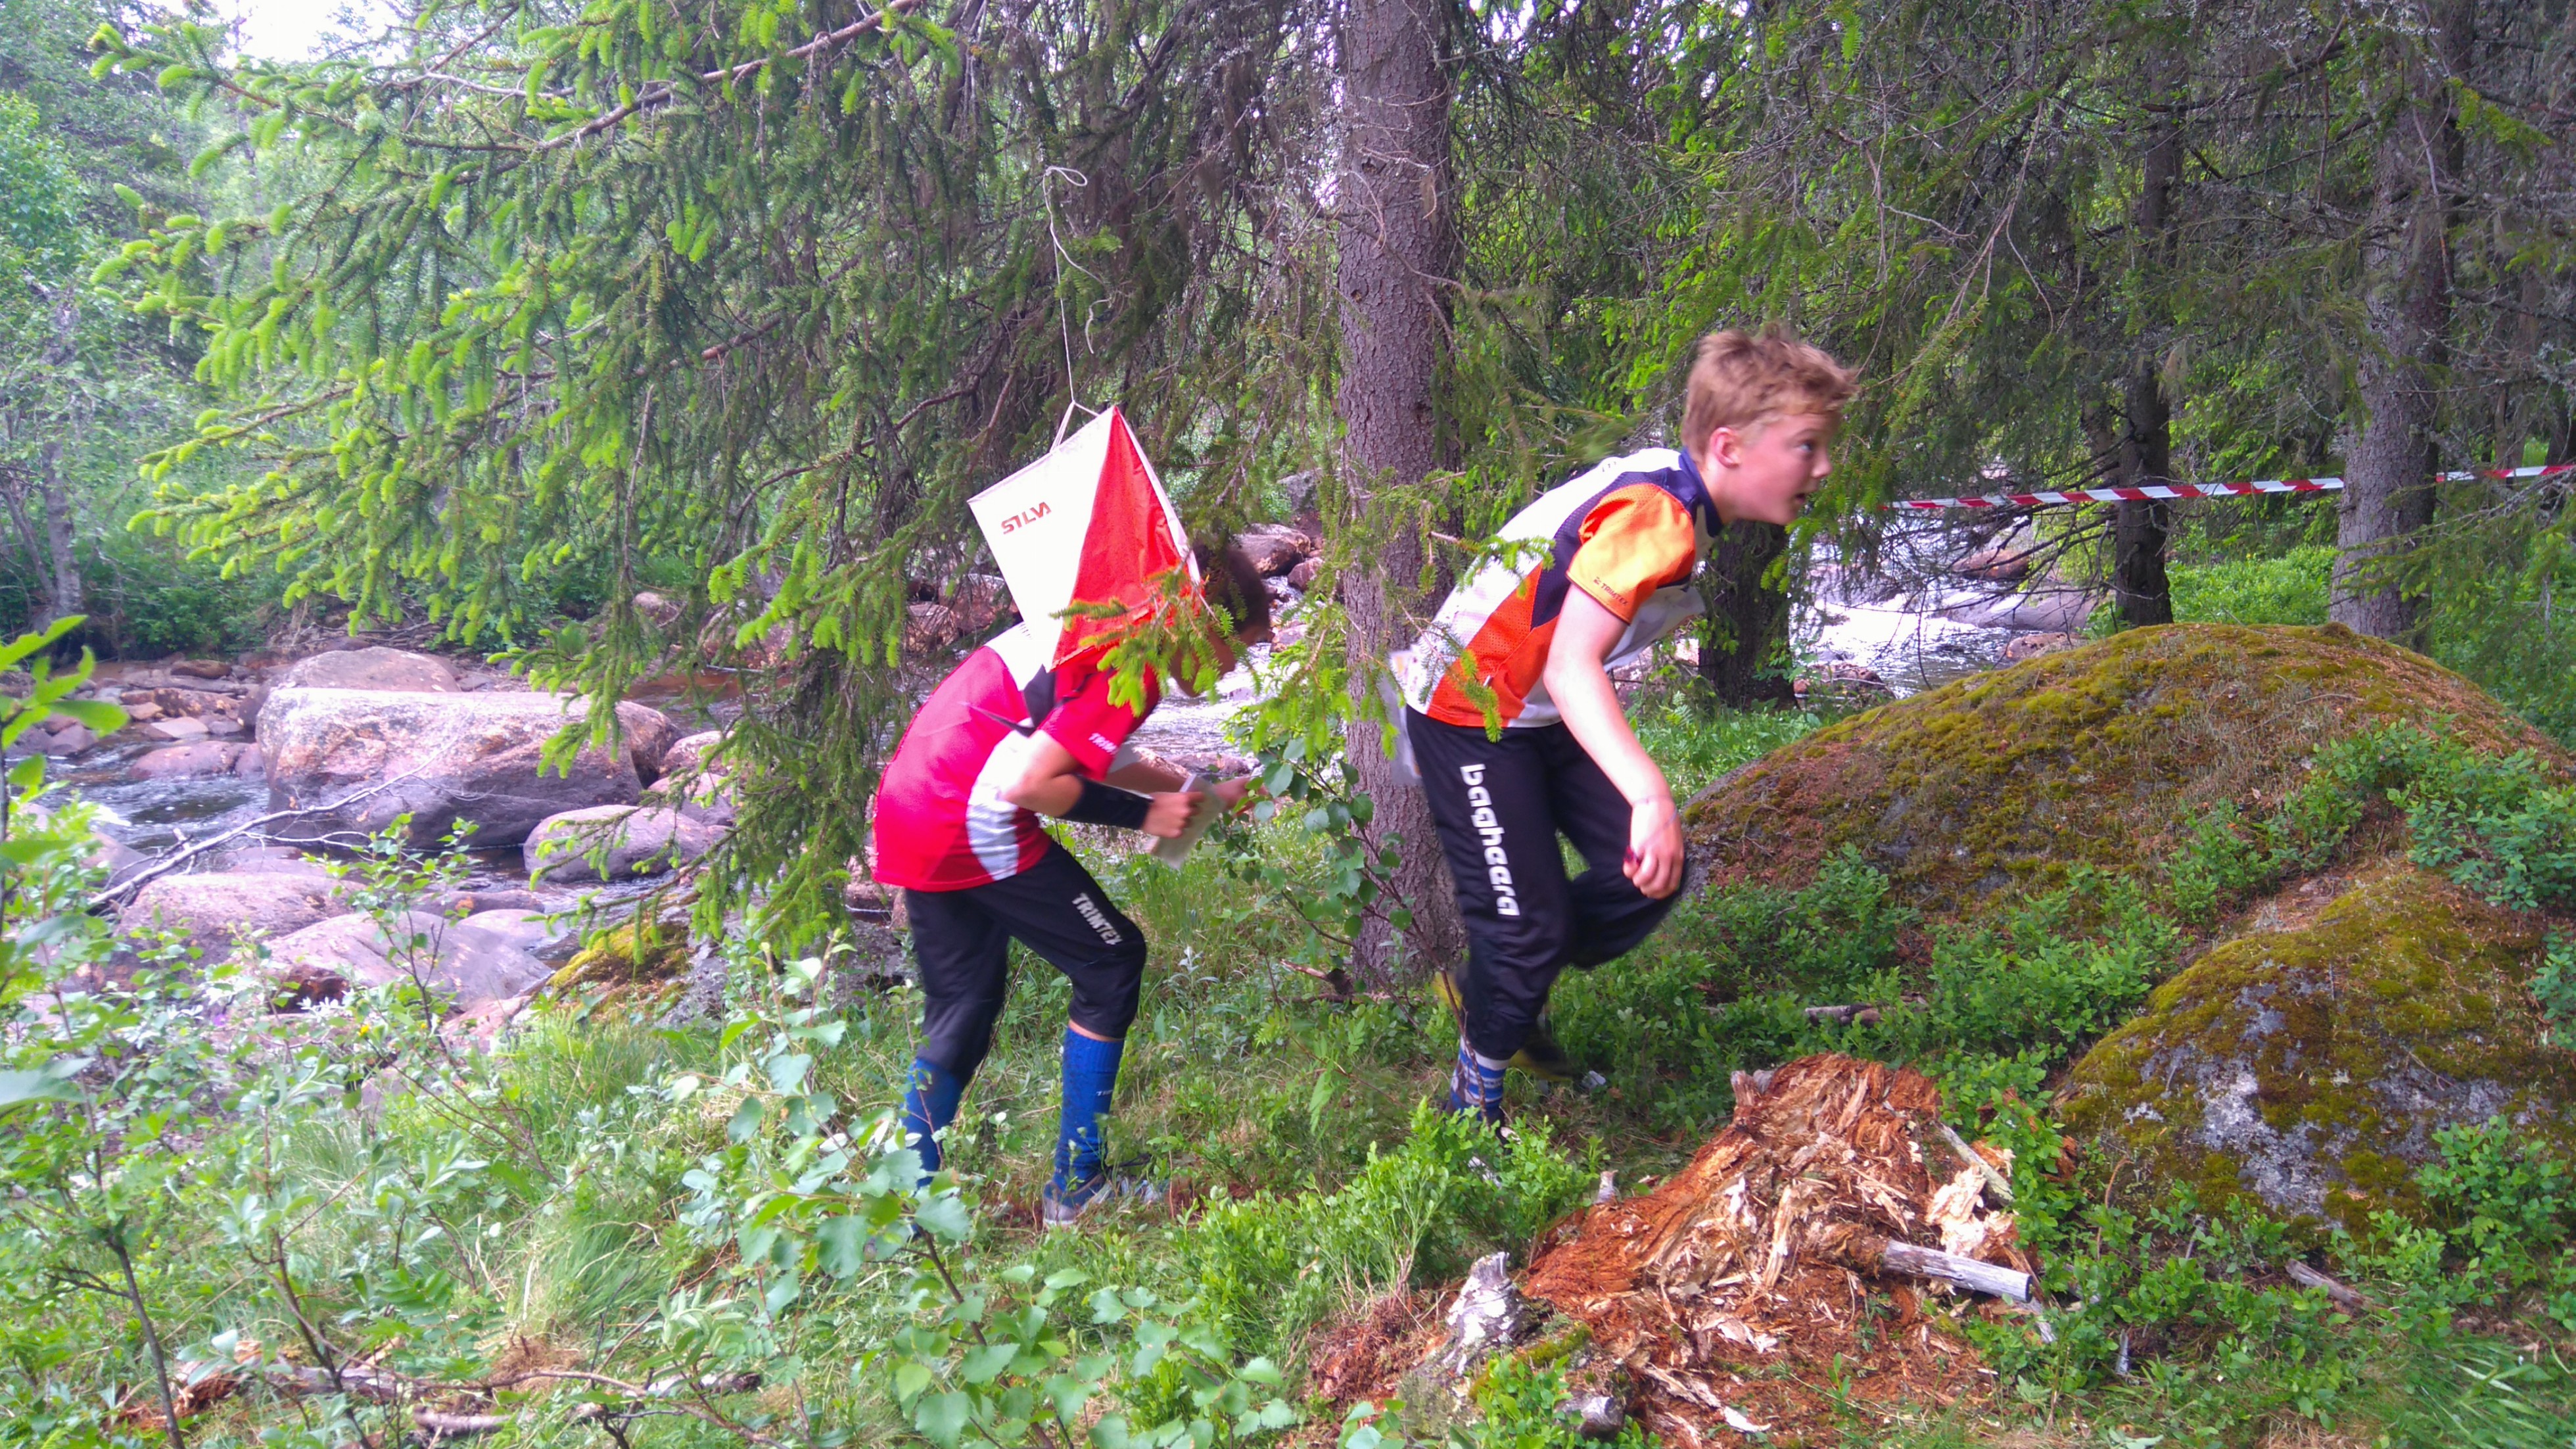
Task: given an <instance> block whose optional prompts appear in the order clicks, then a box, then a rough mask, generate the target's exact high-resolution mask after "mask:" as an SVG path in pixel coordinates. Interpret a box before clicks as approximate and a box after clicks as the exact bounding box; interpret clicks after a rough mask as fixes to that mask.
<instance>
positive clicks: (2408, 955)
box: [2059, 864, 2576, 1229]
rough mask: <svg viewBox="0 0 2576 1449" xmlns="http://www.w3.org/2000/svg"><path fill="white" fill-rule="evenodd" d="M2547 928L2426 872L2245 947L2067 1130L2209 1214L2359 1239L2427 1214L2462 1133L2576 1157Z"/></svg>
mask: <svg viewBox="0 0 2576 1449" xmlns="http://www.w3.org/2000/svg"><path fill="white" fill-rule="evenodd" d="M2541 946H2542V933H2541V930H2540V927H2539V924H2538V922H2537V921H2536V919H2534V918H2527V917H2523V916H2520V915H2518V914H2517V913H2515V912H2512V911H2508V910H2504V909H2501V908H2499V907H2496V906H2492V905H2489V904H2488V903H2486V902H2485V901H2482V900H2480V899H2478V898H2477V897H2476V896H2474V895H2472V894H2470V893H2469V892H2467V891H2464V890H2462V889H2460V888H2459V887H2458V886H2456V885H2453V884H2452V883H2451V882H2450V881H2448V880H2445V879H2443V878H2442V877H2440V876H2437V875H2433V874H2430V873H2428V872H2425V871H2421V870H2418V869H2416V868H2414V867H2412V866H2408V865H2402V864H2389V865H2384V866H2380V867H2377V868H2376V869H2375V870H2374V871H2373V872H2372V873H2370V874H2367V875H2365V876H2363V877H2362V878H2361V879H2360V880H2359V881H2358V882H2356V883H2354V884H2352V885H2351V886H2350V888H2349V889H2347V890H2345V891H2343V892H2342V893H2341V894H2340V895H2337V896H2336V897H2335V898H2334V899H2333V900H2332V902H2331V903H2330V904H2328V905H2326V906H2325V907H2324V908H2323V909H2322V910H2321V911H2318V912H2316V913H2315V915H2314V918H2313V919H2312V920H2309V921H2306V922H2302V923H2299V924H2296V925H2294V926H2293V927H2291V928H2290V929H2284V930H2276V931H2257V932H2253V933H2251V934H2247V935H2243V936H2239V937H2237V938H2236V939H2234V940H2232V941H2228V942H2226V943H2224V944H2222V945H2220V946H2218V947H2217V948H2216V949H2214V950H2212V951H2210V952H2209V954H2207V955H2205V956H2203V957H2201V959H2200V960H2199V961H2198V962H2196V963H2195V964H2193V965H2192V966H2191V967H2190V968H2189V969H2188V970H2185V971H2184V972H2183V973H2182V974H2181V975H2179V976H2176V977H2175V978H2174V979H2173V980H2171V981H2168V982H2166V983H2165V984H2164V985H2163V986H2161V987H2159V988H2157V990H2156V992H2155V994H2154V996H2152V997H2151V998H2149V1001H2148V1005H2147V1009H2146V1012H2145V1013H2144V1014H2143V1015H2141V1016H2139V1017H2138V1018H2136V1019H2135V1020H2133V1021H2131V1022H2130V1023H2129V1024H2128V1025H2126V1026H2124V1027H2122V1028H2121V1029H2120V1030H2118V1031H2116V1032H2113V1033H2112V1034H2111V1035H2110V1036H2108V1037H2105V1038H2104V1039H2103V1040H2102V1041H2101V1042H2100V1043H2098V1044H2096V1045H2095V1046H2094V1048H2093V1049H2092V1050H2091V1051H2090V1052H2088V1053H2086V1054H2085V1055H2084V1057H2083V1058H2082V1059H2081V1060H2080V1061H2078V1062H2077V1063H2076V1065H2075V1067H2074V1069H2073V1070H2072V1071H2071V1072H2070V1073H2069V1075H2068V1078H2067V1082H2066V1085H2065V1087H2064V1088H2063V1089H2062V1091H2061V1093H2060V1096H2059V1105H2060V1108H2061V1111H2062V1114H2063V1117H2064V1120H2065V1121H2066V1123H2067V1124H2068V1126H2069V1127H2070V1128H2072V1129H2073V1130H2075V1131H2077V1132H2078V1133H2079V1134H2083V1135H2085V1136H2089V1137H2090V1138H2092V1139H2093V1140H2094V1142H2095V1144H2096V1147H2097V1150H2100V1151H2103V1152H2108V1153H2113V1154H2116V1155H2117V1156H2119V1157H2121V1158H2125V1159H2127V1160H2128V1161H2129V1162H2130V1163H2131V1164H2133V1165H2132V1167H2131V1168H2130V1169H2129V1171H2128V1172H2127V1173H2124V1176H2132V1175H2133V1176H2134V1180H2136V1181H2139V1182H2153V1183H2161V1182H2170V1181H2183V1182H2189V1183H2191V1184H2193V1185H2194V1186H2195V1187H2196V1188H2197V1189H2198V1191H2199V1193H2200V1201H2201V1203H2202V1205H2203V1206H2204V1207H2205V1208H2215V1207H2217V1206H2219V1205H2220V1204H2222V1203H2225V1202H2227V1201H2229V1200H2231V1199H2243V1198H2250V1199H2252V1200H2253V1202H2254V1203H2255V1204H2256V1205H2259V1206H2260V1207H2262V1208H2263V1209H2265V1210H2266V1211H2268V1212H2269V1213H2271V1214H2273V1215H2277V1216H2286V1217H2291V1218H2301V1219H2307V1220H2310V1221H2312V1222H2315V1223H2316V1224H2318V1225H2319V1226H2322V1225H2324V1224H2325V1223H2326V1222H2329V1221H2331V1222H2336V1223H2341V1224H2343V1225H2344V1226H2346V1227H2349V1228H2355V1229H2358V1228H2360V1227H2362V1226H2364V1225H2365V1224H2366V1223H2367V1222H2368V1220H2369V1217H2370V1215H2371V1213H2373V1212H2374V1211H2377V1210H2379V1209H2382V1208H2386V1209H2393V1210H2396V1211H2399V1212H2406V1213H2412V1212H2415V1211H2417V1210H2419V1209H2420V1207H2421V1202H2420V1200H2419V1199H2418V1197H2417V1195H2416V1192H2415V1188H2414V1186H2413V1183H2412V1180H2411V1179H2412V1175H2413V1173H2414V1170H2415V1169H2416V1168H2417V1167H2419V1166H2421V1165H2423V1164H2424V1163H2426V1162H2429V1161H2432V1160H2434V1159H2435V1157H2436V1156H2438V1150H2437V1148H2436V1145H2435V1143H2434V1140H2433V1134H2434V1132H2435V1131H2436V1130H2437V1129H2439V1128H2442V1127H2446V1126H2455V1125H2460V1124H2468V1123H2482V1122H2486V1121H2488V1120H2489V1119H2491V1118H2495V1117H2503V1118H2505V1119H2506V1120H2508V1121H2510V1122H2512V1123H2513V1124H2515V1126H2517V1127H2519V1128H2521V1129H2523V1130H2524V1131H2526V1132H2529V1133H2531V1134H2533V1135H2534V1136H2536V1137H2538V1138H2539V1139H2541V1140H2543V1141H2546V1142H2548V1143H2550V1144H2552V1145H2553V1146H2555V1147H2556V1148H2557V1149H2558V1150H2559V1151H2560V1152H2561V1153H2562V1154H2565V1153H2569V1152H2571V1151H2576V1053H2571V1052H2568V1051H2564V1050H2562V1049H2560V1048H2558V1047H2555V1046H2552V1045H2549V1044H2548V1037H2547V1025H2546V1023H2545V1022H2544V1021H2543V1019H2542V1017H2541V1015H2540V1012H2539V1010H2538V1009H2537V1007H2536V1006H2535V1005H2534V1004H2533V1002H2532V999H2531V994H2530V990H2529V983H2530V979H2531V973H2532V971H2533V969H2534V968H2535V967H2536V966H2537V964H2538V962H2539V958H2540V954H2541Z"/></svg>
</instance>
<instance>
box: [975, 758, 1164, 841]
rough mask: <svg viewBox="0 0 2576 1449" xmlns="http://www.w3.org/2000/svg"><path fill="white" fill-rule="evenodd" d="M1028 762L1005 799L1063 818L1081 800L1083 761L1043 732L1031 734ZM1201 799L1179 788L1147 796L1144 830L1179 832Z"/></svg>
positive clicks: (1007, 788)
mask: <svg viewBox="0 0 2576 1449" xmlns="http://www.w3.org/2000/svg"><path fill="white" fill-rule="evenodd" d="M1028 761H1029V763H1028V768H1027V769H1026V770H1024V771H1022V772H1021V774H1020V778H1019V780H1018V781H1017V782H1016V783H1014V784H1011V785H1008V786H1005V787H1004V788H1003V790H1002V798H1003V799H1005V800H1008V801H1010V802H1011V803H1012V804H1014V805H1017V806H1019V807H1020V808H1021V809H1023V810H1034V811H1036V812H1038V813H1039V814H1040V815H1053V816H1057V817H1059V818H1061V817H1063V816H1065V815H1067V814H1070V813H1072V811H1073V809H1074V807H1075V805H1076V804H1077V803H1078V802H1079V801H1080V800H1081V799H1082V780H1083V774H1082V762H1081V761H1079V760H1076V759H1075V758H1074V757H1073V752H1072V751H1071V750H1068V749H1066V748H1065V747H1064V746H1063V745H1061V744H1058V743H1057V742H1056V741H1055V740H1054V739H1052V738H1050V737H1049V736H1048V735H1046V734H1045V733H1044V732H1040V733H1038V734H1036V735H1032V736H1031V737H1030V739H1029V750H1028ZM1120 773H1121V774H1124V773H1126V772H1125V771H1123V770H1122V771H1121V772H1120ZM1198 802H1199V797H1198V796H1196V795H1185V794H1181V793H1178V792H1176V791H1161V792H1157V793H1155V794H1152V795H1149V796H1147V797H1146V806H1145V824H1144V826H1143V829H1144V831H1145V833H1146V834H1147V835H1152V836H1157V837H1159V838H1161V839H1164V840H1169V839H1171V838H1172V837H1174V836H1176V835H1178V834H1180V833H1181V831H1182V830H1183V829H1185V828H1186V827H1187V826H1188V825H1189V823H1190V812H1191V810H1192V809H1193V808H1195V807H1196V806H1197V804H1198Z"/></svg>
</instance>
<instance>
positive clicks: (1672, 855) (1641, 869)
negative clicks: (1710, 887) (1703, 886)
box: [1627, 794, 1682, 901]
mask: <svg viewBox="0 0 2576 1449" xmlns="http://www.w3.org/2000/svg"><path fill="white" fill-rule="evenodd" d="M1627 875H1628V879H1629V881H1630V882H1631V883H1632V884H1634V885H1635V886H1636V887H1637V889H1638V890H1640V891H1643V892H1645V894H1646V896H1647V898H1648V899H1650V900H1658V901H1660V900H1662V899H1663V898H1664V897H1666V896H1668V895H1671V894H1672V893H1673V892H1675V891H1677V890H1680V889H1681V887H1682V816H1681V812H1680V811H1679V810H1677V809H1675V808H1674V807H1673V797H1672V796H1671V795H1669V794H1658V795H1654V796H1650V797H1648V798H1647V799H1644V800H1640V801H1638V802H1637V803H1636V804H1635V805H1634V806H1632V807H1630V814H1629V816H1628V859H1627Z"/></svg>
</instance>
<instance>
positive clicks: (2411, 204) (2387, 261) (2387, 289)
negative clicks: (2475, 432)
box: [2327, 0, 2474, 642]
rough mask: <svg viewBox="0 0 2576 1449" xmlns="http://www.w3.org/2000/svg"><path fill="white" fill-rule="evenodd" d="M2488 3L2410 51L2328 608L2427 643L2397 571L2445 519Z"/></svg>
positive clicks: (2366, 292) (2342, 620) (2393, 134)
mask: <svg viewBox="0 0 2576 1449" xmlns="http://www.w3.org/2000/svg"><path fill="white" fill-rule="evenodd" d="M2473 9H2474V7H2473V6H2472V5H2470V4H2468V3H2466V0H2446V3H2443V4H2441V5H2437V6H2436V7H2434V11H2433V29H2432V33H2431V34H2430V35H2429V36H2427V37H2426V38H2427V39H2428V40H2429V41H2430V42H2431V44H2432V49H2431V50H2430V51H2429V52H2428V51H2426V50H2423V49H2418V48H2414V47H2411V46H2410V47H2409V48H2408V51H2407V54H2406V64H2405V68H2404V73H2403V75H2402V77H2401V83H2402V84H2403V85H2405V87H2406V88H2407V92H2408V96H2407V101H2406V104H2405V105H2404V107H2403V108H2401V109H2400V111H2399V112H2398V115H2397V119H2396V122H2395V124H2393V125H2391V126H2390V127H2389V129H2388V132H2387V134H2386V135H2384V136H2382V137H2381V138H2380V140H2379V148H2378V154H2377V156H2376V158H2375V160H2374V162H2373V169H2374V172H2375V175H2374V179H2373V194H2372V198H2371V214H2370V222H2369V231H2368V234H2367V235H2366V236H2365V237H2364V238H2363V241H2362V266H2363V279H2362V286H2363V294H2362V303H2363V307H2364V315H2365V317H2366V319H2367V326H2368V328H2369V335H2368V336H2367V337H2366V338H2365V339H2364V345H2363V348H2362V352H2361V360H2360V369H2359V371H2360V384H2361V385H2360V388H2359V394H2360V397H2359V400H2360V404H2361V416H2360V417H2359V418H2357V419H2356V420H2355V421H2354V423H2353V426H2352V430H2351V438H2352V442H2351V446H2350V447H2349V449H2348V450H2347V452H2346V456H2345V460H2344V493H2343V500H2342V504H2341V506H2340V508H2339V509H2338V510H2337V516H2336V520H2335V525H2336V526H2335V545H2336V548H2337V550H2338V552H2337V553H2336V555H2335V566H2334V584H2333V596H2332V599H2331V601H2330V603H2329V604H2328V607H2327V616H2328V617H2329V618H2331V619H2333V620H2334V621H2335V622H2336V623H2338V624H2342V625H2345V626H2347V627H2349V628H2351V629H2352V630H2354V631H2355V632H2357V633H2362V634H2369V635H2374V636H2376V637H2378V638H2382V639H2394V640H2399V641H2401V642H2413V641H2414V640H2415V639H2416V638H2417V636H2418V634H2419V633H2420V631H2421V628H2422V624H2423V601H2422V599H2421V598H2420V597H2418V596H2417V595H2415V594H2413V593H2411V592H2409V591H2408V590H2407V589H2406V588H2405V587H2404V586H2403V585H2402V583H2401V582H2400V581H2399V580H2398V579H2397V578H2395V577H2393V576H2392V575H2393V573H2394V571H2395V570H2396V569H2397V568H2398V567H2399V566H2400V565H2402V564H2403V562H2404V560H2405V556H2406V553H2407V550H2408V549H2409V547H2410V546H2411V544H2412V541H2413V537H2414V535H2415V534H2416V533H2418V532H2419V531H2421V530H2422V529H2423V528H2424V527H2425V526H2426V525H2428V524H2430V523H2431V522H2432V521H2433V502H2434V492H2433V480H2432V475H2433V472H2434V470H2435V469H2436V468H2437V467H2438V466H2439V465H2440V456H2441V455H2440V452H2439V449H2438V446H2437V441H2436V439H2435V436H2434V432H2433V429H2434V425H2435V423H2436V421H2437V412H2438V409H2439V404H2440V392H2439V388H2440V386H2441V374H2442V371H2443V369H2444V368H2445V366H2446V365H2447V363H2448V361H2449V356H2448V349H2447V345H2446V344H2447V337H2448V333H2449V331H2450V325H2451V264H2450V250H2449V247H2450V231H2451V224H2452V220H2453V213H2454V211H2455V204H2454V187H2455V182H2456V178H2457V177H2458V175H2459V170H2460V164H2461V141H2460V128H2459V121H2458V115H2457V111H2456V107H2455V105H2454V102H2453V101H2452V98H2451V93H2450V90H2449V88H2448V87H2447V85H2446V84H2445V82H2446V80H2447V77H2448V76H2449V74H2451V73H2452V72H2454V71H2455V70H2456V69H2457V68H2458V67H2457V62H2458V61H2459V59H2460V58H2461V57H2463V56H2464V55H2465V54H2466V52H2467V49H2468V38H2469V30H2470V23H2471V16H2472V12H2473Z"/></svg>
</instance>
